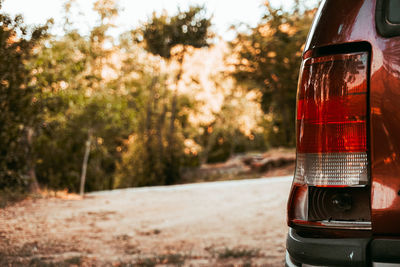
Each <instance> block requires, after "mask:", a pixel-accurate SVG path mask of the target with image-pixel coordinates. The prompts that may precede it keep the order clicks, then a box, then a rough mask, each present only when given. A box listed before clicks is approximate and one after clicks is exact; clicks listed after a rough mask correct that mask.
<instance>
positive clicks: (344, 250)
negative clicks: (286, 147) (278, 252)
mask: <svg viewBox="0 0 400 267" xmlns="http://www.w3.org/2000/svg"><path fill="white" fill-rule="evenodd" d="M296 131H297V159H296V171H295V175H294V179H293V184H292V189H291V193H290V196H289V200H288V225H289V233H288V238H287V254H286V265H287V266H310V265H312V266H400V265H399V264H400V0H326V1H323V2H322V3H321V6H320V8H319V10H318V12H317V14H316V17H315V19H314V22H313V25H312V28H311V31H310V33H309V36H308V40H307V43H306V46H305V49H304V54H303V62H302V66H301V70H300V76H299V85H298V92H297V127H296Z"/></svg>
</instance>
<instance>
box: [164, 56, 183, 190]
mask: <svg viewBox="0 0 400 267" xmlns="http://www.w3.org/2000/svg"><path fill="white" fill-rule="evenodd" d="M185 53H186V49H185V48H184V49H183V51H182V52H181V54H180V55H179V58H178V63H179V71H178V74H177V75H176V81H175V90H174V92H173V96H172V103H171V120H170V125H169V133H168V160H167V166H168V167H167V175H166V184H173V183H174V182H176V180H177V179H178V177H179V170H178V169H179V163H178V162H179V159H177V158H175V146H176V144H175V119H176V113H177V106H178V90H179V89H178V88H179V82H180V81H181V77H182V74H183V62H184V59H185Z"/></svg>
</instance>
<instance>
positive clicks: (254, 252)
mask: <svg viewBox="0 0 400 267" xmlns="http://www.w3.org/2000/svg"><path fill="white" fill-rule="evenodd" d="M290 181H291V178H290V177H280V178H263V179H255V180H241V181H228V182H214V183H202V184H190V185H179V186H170V187H152V188H137V189H125V190H115V191H105V192H97V193H93V194H89V195H88V196H87V197H86V198H85V199H83V200H62V199H38V200H27V201H24V202H21V203H18V204H17V205H14V206H12V207H8V208H6V209H3V210H0V265H7V264H10V263H13V264H15V265H18V264H22V265H26V264H28V263H30V264H32V265H35V264H36V265H37V266H46V265H45V264H46V263H56V265H66V266H68V265H70V264H77V265H83V266H90V265H114V266H129V265H131V266H132V265H135V266H136V265H144V266H154V264H164V265H185V266H190V265H192V266H215V265H219V266H228V265H232V266H282V265H283V258H284V247H285V236H286V231H287V227H286V222H285V216H286V215H285V208H286V207H285V206H286V199H287V196H288V191H289V189H290ZM40 264H42V265H40Z"/></svg>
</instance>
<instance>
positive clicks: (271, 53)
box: [232, 3, 314, 146]
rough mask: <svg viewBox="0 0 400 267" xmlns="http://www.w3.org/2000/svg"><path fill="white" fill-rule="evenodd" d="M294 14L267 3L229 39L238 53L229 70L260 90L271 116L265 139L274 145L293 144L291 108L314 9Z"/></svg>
mask: <svg viewBox="0 0 400 267" xmlns="http://www.w3.org/2000/svg"><path fill="white" fill-rule="evenodd" d="M299 10H300V8H299V4H298V3H297V6H296V8H295V12H294V13H288V12H286V11H283V10H281V9H274V8H272V7H270V6H269V5H267V11H268V12H267V14H266V15H265V17H264V18H263V20H262V21H261V22H260V23H259V24H258V25H257V26H256V27H254V28H252V29H250V30H251V32H250V33H239V34H238V37H237V39H236V40H234V41H233V42H232V46H233V48H234V51H235V52H236V53H237V54H238V58H239V60H238V63H236V64H235V72H234V73H233V75H234V77H235V78H236V80H237V81H238V82H239V83H241V84H244V85H246V86H247V87H248V88H249V89H250V90H253V89H256V90H259V91H261V93H262V99H261V103H262V107H263V110H264V112H265V113H268V114H270V115H271V121H270V129H271V130H270V131H269V133H268V138H269V141H270V143H271V144H272V145H274V146H282V145H284V146H294V145H295V129H294V126H295V117H294V116H295V107H296V88H297V78H298V70H299V67H300V63H301V52H302V49H303V45H304V43H305V40H306V37H307V33H308V30H309V27H310V25H311V21H312V17H313V14H314V10H311V11H305V12H300V11H299Z"/></svg>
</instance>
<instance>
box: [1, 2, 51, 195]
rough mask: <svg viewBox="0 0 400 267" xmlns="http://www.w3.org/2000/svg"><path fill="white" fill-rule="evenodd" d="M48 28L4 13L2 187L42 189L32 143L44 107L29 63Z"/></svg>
mask: <svg viewBox="0 0 400 267" xmlns="http://www.w3.org/2000/svg"><path fill="white" fill-rule="evenodd" d="M1 4H2V1H1V0H0V9H1ZM47 27H48V25H45V26H42V27H35V28H33V29H30V28H28V27H27V26H26V25H24V22H23V19H22V17H21V16H16V17H15V18H11V17H9V16H8V15H6V14H3V13H1V14H0V107H1V112H0V190H1V189H4V188H14V189H16V188H20V189H21V188H22V189H27V187H26V186H28V185H30V186H31V189H32V190H37V189H38V184H37V181H36V174H35V169H34V157H33V154H32V144H33V140H34V137H35V136H34V135H35V129H34V128H35V124H36V122H37V120H38V118H39V117H40V108H39V106H38V105H37V98H36V97H35V93H36V91H37V87H35V86H34V85H33V84H32V75H31V73H30V71H29V70H28V69H27V68H26V67H25V63H26V62H27V61H28V60H29V59H30V58H31V56H32V50H33V49H34V48H35V47H36V46H37V44H38V42H39V40H40V39H41V38H43V37H44V36H45V35H46V30H47Z"/></svg>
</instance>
